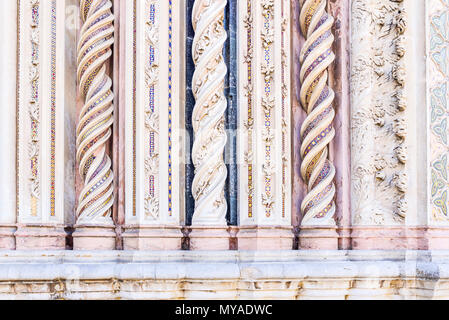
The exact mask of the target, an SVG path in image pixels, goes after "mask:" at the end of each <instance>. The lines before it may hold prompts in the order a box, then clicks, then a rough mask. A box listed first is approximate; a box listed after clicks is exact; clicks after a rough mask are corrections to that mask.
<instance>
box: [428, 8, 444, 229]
mask: <svg viewBox="0 0 449 320" xmlns="http://www.w3.org/2000/svg"><path fill="white" fill-rule="evenodd" d="M427 10H428V14H427V20H428V21H427V31H428V39H427V51H428V61H427V64H428V72H429V73H428V77H427V84H428V85H427V86H428V87H427V90H428V93H427V95H428V104H427V105H428V114H429V125H430V128H429V129H430V148H431V150H430V168H429V170H430V184H429V185H430V207H431V210H430V211H431V215H430V220H431V221H433V222H434V223H438V222H442V223H447V222H449V214H448V192H449V177H448V172H449V167H448V150H449V141H448V126H447V122H448V115H449V103H448V102H449V91H448V81H449V0H429V5H428V6H427Z"/></svg>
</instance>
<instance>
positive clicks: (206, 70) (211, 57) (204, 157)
mask: <svg viewBox="0 0 449 320" xmlns="http://www.w3.org/2000/svg"><path fill="white" fill-rule="evenodd" d="M226 3H227V0H196V1H195V3H194V5H193V12H192V24H193V28H194V30H195V37H194V39H193V48H192V56H193V60H194V63H195V67H196V68H195V72H194V74H193V79H192V90H193V94H194V96H195V99H196V104H195V107H194V109H193V115H192V123H193V130H194V133H195V140H194V143H193V149H192V160H193V164H194V165H195V178H194V180H193V183H192V192H193V196H194V199H195V212H194V215H193V221H192V223H193V225H226V212H227V203H226V200H225V197H224V186H225V182H226V177H227V169H226V166H225V163H224V161H223V153H224V148H225V145H226V142H227V136H226V133H225V130H224V122H225V119H224V115H225V112H226V108H227V101H226V98H225V96H224V80H225V76H226V73H227V67H226V64H225V62H224V59H223V54H222V52H223V47H224V44H225V42H226V39H227V34H226V31H225V29H224V25H223V20H224V9H225V7H226Z"/></svg>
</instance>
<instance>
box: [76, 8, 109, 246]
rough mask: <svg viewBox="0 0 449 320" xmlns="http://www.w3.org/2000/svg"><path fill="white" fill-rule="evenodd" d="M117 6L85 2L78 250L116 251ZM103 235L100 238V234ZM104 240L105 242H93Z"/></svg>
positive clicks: (81, 43)
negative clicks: (113, 70) (113, 62)
mask: <svg viewBox="0 0 449 320" xmlns="http://www.w3.org/2000/svg"><path fill="white" fill-rule="evenodd" d="M111 9H112V2H111V1H109V0H107V1H102V0H81V1H80V12H81V19H82V22H83V25H82V27H81V31H80V38H79V43H78V59H77V62H78V72H77V76H78V85H79V94H80V96H81V98H82V99H83V101H84V105H83V107H82V108H81V110H80V114H79V123H78V126H77V130H76V134H77V141H76V144H77V161H78V163H79V174H80V176H81V177H82V180H83V182H84V186H83V189H82V191H81V193H80V195H79V199H78V207H77V212H76V213H77V221H76V223H77V226H76V228H77V230H76V232H75V234H74V235H73V236H74V248H76V249H91V248H105V249H106V248H110V249H112V248H114V246H115V239H114V236H115V233H113V232H111V229H112V228H113V226H114V223H113V220H112V217H111V215H112V205H113V202H114V190H113V179H114V173H113V172H112V162H111V159H110V157H109V155H108V143H109V140H110V137H111V135H112V124H113V121H114V119H113V109H114V108H113V104H112V102H113V99H114V94H113V92H112V90H111V88H112V80H111V78H110V77H109V76H108V62H109V60H110V57H111V56H112V50H111V47H112V45H113V43H114V26H113V22H114V15H113V14H112V12H111ZM98 233H101V234H98ZM92 237H100V238H102V240H98V239H96V240H94V238H92Z"/></svg>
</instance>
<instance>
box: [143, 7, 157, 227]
mask: <svg viewBox="0 0 449 320" xmlns="http://www.w3.org/2000/svg"><path fill="white" fill-rule="evenodd" d="M145 10H146V13H147V14H146V17H147V18H146V26H145V27H146V46H145V48H146V59H147V63H146V67H145V68H146V71H145V73H146V74H145V78H146V84H147V90H146V92H147V95H148V103H147V105H146V106H145V128H146V133H145V135H146V141H148V145H147V147H148V151H147V156H146V158H145V177H146V181H147V182H148V187H147V188H146V189H147V190H146V191H145V200H144V207H145V217H146V218H149V219H152V220H155V219H158V218H159V194H160V192H159V187H158V186H159V160H160V157H159V109H158V106H159V104H158V103H157V100H158V99H157V98H156V97H157V93H158V91H159V90H158V88H159V83H158V82H159V19H160V15H161V14H160V3H159V2H158V1H155V0H150V1H147V2H146V9H145Z"/></svg>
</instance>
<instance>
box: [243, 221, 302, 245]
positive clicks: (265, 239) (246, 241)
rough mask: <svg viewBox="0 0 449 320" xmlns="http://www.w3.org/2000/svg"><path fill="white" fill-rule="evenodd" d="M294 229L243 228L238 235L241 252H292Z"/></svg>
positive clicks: (278, 227)
mask: <svg viewBox="0 0 449 320" xmlns="http://www.w3.org/2000/svg"><path fill="white" fill-rule="evenodd" d="M293 238H294V235H293V228H292V227H286V226H242V227H240V228H239V232H238V233H237V239H238V248H239V250H292V249H293Z"/></svg>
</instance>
